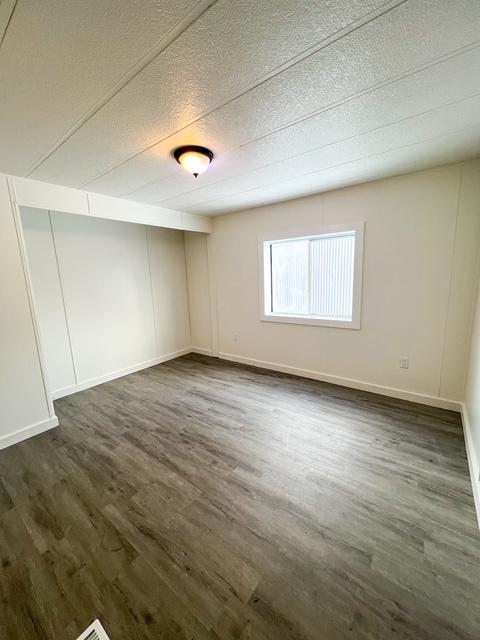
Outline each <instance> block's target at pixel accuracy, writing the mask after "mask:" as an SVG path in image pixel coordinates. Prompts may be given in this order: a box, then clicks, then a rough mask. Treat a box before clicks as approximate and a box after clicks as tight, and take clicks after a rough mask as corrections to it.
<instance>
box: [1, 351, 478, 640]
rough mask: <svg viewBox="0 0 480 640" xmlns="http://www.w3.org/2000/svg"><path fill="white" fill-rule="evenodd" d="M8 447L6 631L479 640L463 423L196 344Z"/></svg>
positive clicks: (39, 635)
mask: <svg viewBox="0 0 480 640" xmlns="http://www.w3.org/2000/svg"><path fill="white" fill-rule="evenodd" d="M55 407H56V412H57V415H58V417H59V419H60V427H59V428H58V429H54V430H52V431H49V432H47V433H44V434H42V435H40V436H37V437H36V438H33V439H31V440H29V441H26V442H23V443H20V444H18V445H15V446H14V447H11V448H10V449H6V450H4V451H2V452H0V605H1V609H2V615H1V616H0V638H1V639H2V640H3V639H4V638H5V639H6V640H7V639H8V640H38V639H40V640H55V639H56V638H60V637H61V638H62V640H63V639H65V640H74V638H75V637H76V636H77V635H78V634H79V633H80V631H82V630H83V629H84V628H86V627H87V626H88V624H89V623H90V622H91V621H92V620H93V619H94V618H97V617H98V618H100V619H101V621H102V623H103V625H104V626H105V628H106V629H107V631H108V632H109V634H110V637H111V640H123V639H124V638H127V637H128V638H134V639H138V640H154V639H155V640H162V639H163V640H170V639H173V638H175V639H180V640H181V639H184V640H192V639H193V640H272V639H273V638H274V639H275V640H318V639H320V638H321V639H322V640H344V639H345V640H346V639H352V638H355V640H377V639H378V640H380V639H381V640H384V639H385V638H396V639H397V640H414V639H415V640H478V637H479V635H480V534H479V531H478V524H477V521H476V515H475V511H474V505H473V498H472V493H471V487H470V480H469V475H468V467H467V461H466V454H465V445H464V441H463V435H462V430H461V424H460V420H459V416H458V415H457V414H455V413H453V412H450V411H444V410H441V409H434V408H431V407H427V406H424V405H418V404H413V403H408V402H404V401H401V400H395V399H391V398H386V397H382V396H378V395H374V394H369V393H365V392H362V391H357V390H352V389H347V388H344V387H337V386H334V385H328V384H324V383H320V382H315V381H311V380H306V379H301V378H296V377H293V376H288V375H285V374H281V373H274V372H269V371H265V370H256V369H253V368H250V367H246V366H243V365H237V364H232V363H227V362H222V361H219V360H217V359H214V358H207V357H204V356H198V355H189V356H184V357H182V358H178V359H176V360H173V361H170V362H167V363H164V364H162V365H159V366H156V367H152V368H150V369H146V370H143V371H140V372H138V373H135V374H132V375H130V376H126V377H124V378H121V379H118V380H115V381H112V382H109V383H107V384H104V385H101V386H98V387H94V388H91V389H88V390H86V391H83V392H81V393H78V394H75V395H72V396H68V397H66V398H63V399H61V400H58V401H56V403H55Z"/></svg>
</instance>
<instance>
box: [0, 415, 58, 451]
mask: <svg viewBox="0 0 480 640" xmlns="http://www.w3.org/2000/svg"><path fill="white" fill-rule="evenodd" d="M53 427H58V418H57V416H53V418H48V419H47V420H42V422H37V423H36V424H32V425H30V426H29V427H23V428H22V429H18V430H17V431H13V432H12V433H9V434H7V435H5V436H1V437H0V449H6V448H7V447H10V446H12V444H17V442H21V441H22V440H27V439H28V438H32V437H33V436H36V435H38V434H39V433H43V432H44V431H48V430H49V429H53Z"/></svg>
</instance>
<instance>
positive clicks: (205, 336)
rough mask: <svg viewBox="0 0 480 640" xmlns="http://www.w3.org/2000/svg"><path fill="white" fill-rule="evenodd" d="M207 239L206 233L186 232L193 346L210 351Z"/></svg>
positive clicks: (198, 349)
mask: <svg viewBox="0 0 480 640" xmlns="http://www.w3.org/2000/svg"><path fill="white" fill-rule="evenodd" d="M207 241H208V236H206V235H204V234H200V233H189V232H186V233H185V256H186V261H187V273H188V299H189V307H190V324H191V336H192V347H193V348H194V349H196V350H197V351H205V352H207V353H209V352H211V350H212V331H211V316H210V287H209V285H208V255H207Z"/></svg>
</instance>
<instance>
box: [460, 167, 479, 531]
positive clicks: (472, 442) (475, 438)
mask: <svg viewBox="0 0 480 640" xmlns="http://www.w3.org/2000/svg"><path fill="white" fill-rule="evenodd" d="M468 179H469V180H470V181H471V182H472V188H471V190H470V197H469V198H468V201H467V202H466V203H465V206H467V207H468V209H469V211H470V215H471V216H472V218H475V219H476V220H479V219H480V171H477V172H476V173H475V172H472V173H471V174H470V175H469V176H468ZM479 269H480V243H478V242H477V265H476V269H475V270H474V272H475V273H476V274H478V272H479ZM476 294H477V295H476V305H475V312H474V318H473V322H472V326H471V329H472V331H471V342H470V350H469V364H468V371H467V382H466V393H465V403H464V405H463V411H462V418H463V426H464V432H465V442H466V446H467V453H468V462H469V466H470V474H471V478H472V486H473V492H474V496H475V504H476V508H477V517H478V519H479V522H480V466H479V462H480V278H479V279H478V281H477V291H476ZM465 320H468V319H467V318H466V319H465ZM465 327H466V330H468V329H470V327H469V326H468V324H467V322H465ZM465 327H464V330H465Z"/></svg>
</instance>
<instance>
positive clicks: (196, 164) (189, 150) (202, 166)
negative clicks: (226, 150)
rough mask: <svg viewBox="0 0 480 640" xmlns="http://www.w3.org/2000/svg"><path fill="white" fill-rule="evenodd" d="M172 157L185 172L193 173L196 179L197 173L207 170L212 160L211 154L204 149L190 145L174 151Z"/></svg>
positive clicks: (208, 150)
mask: <svg viewBox="0 0 480 640" xmlns="http://www.w3.org/2000/svg"><path fill="white" fill-rule="evenodd" d="M173 157H174V158H175V160H176V161H177V162H178V164H179V165H181V166H182V167H183V168H184V169H185V171H188V172H189V173H193V175H194V176H195V178H196V177H197V176H198V174H199V173H203V172H204V171H206V170H207V169H208V167H209V165H210V163H211V161H212V159H213V153H212V152H211V151H210V149H207V148H206V147H197V146H196V145H192V144H191V145H187V146H185V147H178V149H175V151H174V152H173Z"/></svg>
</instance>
